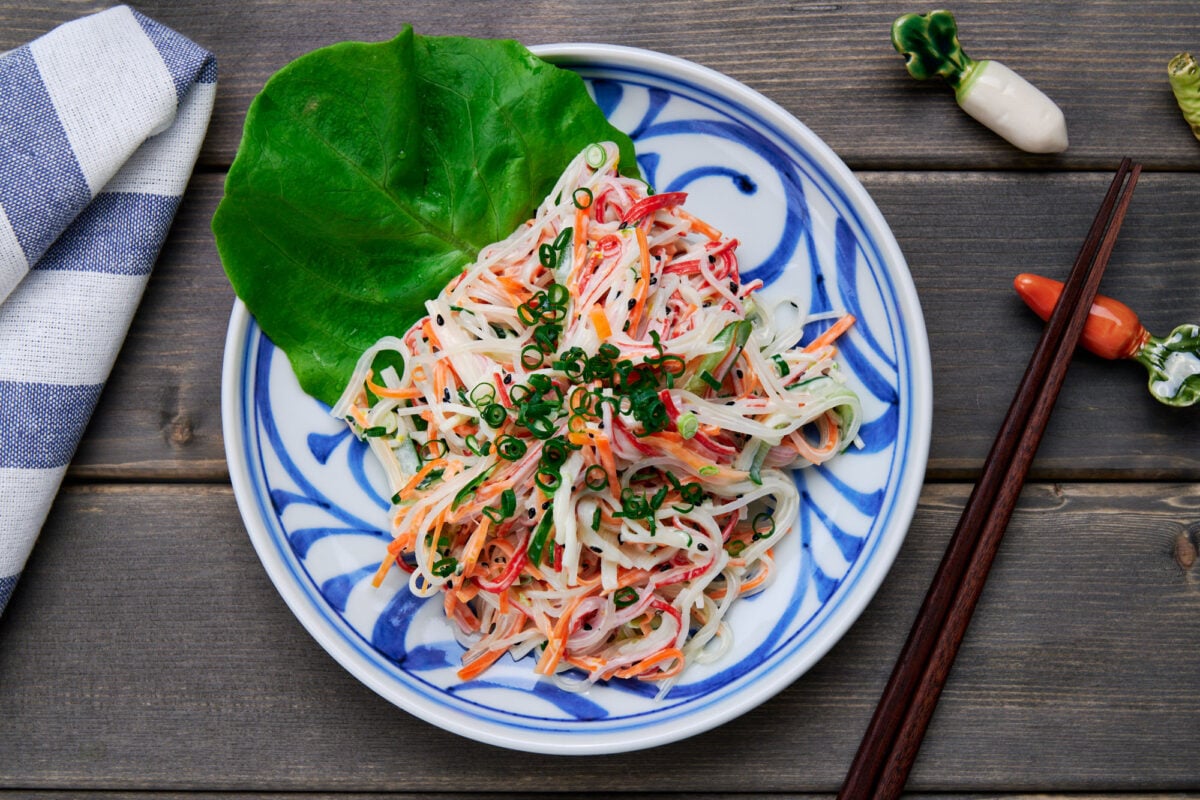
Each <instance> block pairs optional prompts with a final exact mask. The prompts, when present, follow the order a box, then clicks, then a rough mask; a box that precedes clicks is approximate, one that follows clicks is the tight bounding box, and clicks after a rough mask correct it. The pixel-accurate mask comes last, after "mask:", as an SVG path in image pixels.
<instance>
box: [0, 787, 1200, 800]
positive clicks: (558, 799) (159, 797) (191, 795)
mask: <svg viewBox="0 0 1200 800" xmlns="http://www.w3.org/2000/svg"><path fill="white" fill-rule="evenodd" d="M144 796H145V795H144V794H142V793H139V792H120V791H117V792H110V791H102V792H96V791H87V792H80V791H71V792H60V791H55V790H52V789H42V790H37V791H21V792H8V791H4V790H0V800H14V799H15V798H22V800H65V799H66V798H69V800H142V798H143V797H144ZM487 796H488V797H489V798H492V800H528V798H529V795H528V794H511V793H505V792H488V794H487ZM684 796H685V795H681V794H679V793H674V792H654V793H644V792H614V793H609V794H606V795H605V798H607V799H608V800H680V798H681V797H684ZM834 796H835V795H834V794H833V793H820V794H809V793H804V794H798V793H795V792H788V793H786V794H775V793H772V794H761V793H758V792H753V793H743V792H737V793H722V794H712V793H708V792H705V793H703V794H695V793H688V794H687V795H686V797H687V800H783V799H784V798H786V800H833V798H834ZM904 796H905V797H906V798H907V799H908V800H997V798H998V797H1002V798H1004V800H1186V798H1195V797H1200V795H1195V794H1184V793H1176V792H1171V793H1170V794H1159V793H1156V794H1125V793H1122V794H1092V793H1086V794H1069V795H1065V794H1036V795H1033V794H1025V793H1021V794H1008V793H1006V794H1003V795H997V794H994V793H988V794H986V795H983V794H961V793H957V792H956V793H951V794H941V793H938V794H923V793H920V794H911V793H909V794H905V795H904ZM154 797H155V800H204V798H206V797H220V799H221V800H381V799H382V798H386V800H473V798H477V797H479V795H478V794H463V793H460V792H449V793H446V792H433V793H431V792H387V793H386V794H385V793H374V792H369V793H368V792H349V793H342V792H335V793H326V792H287V793H279V792H221V793H220V794H219V795H214V794H209V793H207V792H155V793H154ZM578 797H579V795H577V794H563V793H560V792H548V793H541V792H539V793H538V795H537V798H538V800H578Z"/></svg>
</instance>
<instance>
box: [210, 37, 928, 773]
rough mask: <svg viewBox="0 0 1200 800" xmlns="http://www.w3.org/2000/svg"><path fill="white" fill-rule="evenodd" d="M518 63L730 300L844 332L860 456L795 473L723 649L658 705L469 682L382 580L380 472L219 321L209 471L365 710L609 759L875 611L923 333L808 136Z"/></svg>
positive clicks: (617, 61)
mask: <svg viewBox="0 0 1200 800" xmlns="http://www.w3.org/2000/svg"><path fill="white" fill-rule="evenodd" d="M535 52H537V53H538V54H540V55H542V56H543V57H545V58H547V59H548V60H551V61H553V62H555V63H557V64H559V65H561V66H564V67H567V68H570V69H572V70H575V71H577V72H578V73H580V74H581V75H582V76H583V77H584V78H585V79H586V80H587V81H588V84H589V86H590V88H591V90H592V92H593V94H594V96H595V98H596V100H597V102H598V103H599V105H600V106H601V108H603V109H604V111H605V113H606V114H608V116H609V118H610V119H611V120H612V122H613V123H614V124H616V125H617V126H618V127H621V128H622V129H624V130H626V131H627V132H629V133H630V135H631V136H632V138H633V139H634V141H635V143H636V145H637V150H638V162H639V165H640V166H641V169H642V172H643V175H644V176H645V177H646V178H647V179H648V180H649V181H650V182H651V183H652V184H653V185H654V186H655V187H656V188H657V189H658V190H659V191H667V190H674V189H686V190H687V191H688V192H689V199H688V208H689V210H691V211H692V212H693V213H697V214H699V215H700V216H701V217H703V218H705V219H707V220H709V221H710V222H712V223H713V224H715V225H716V226H717V227H719V228H721V229H722V230H723V231H724V232H725V233H726V234H727V235H732V236H736V237H737V238H738V239H739V240H740V241H741V243H742V244H741V247H740V248H739V251H738V253H739V261H740V263H741V266H742V276H743V279H744V280H752V279H754V278H761V279H762V280H763V281H764V282H765V283H766V284H767V286H766V289H765V290H764V291H765V292H766V293H767V294H768V295H769V296H771V295H773V296H775V297H784V296H786V297H790V298H792V299H795V300H797V301H798V302H799V303H800V306H801V308H807V309H811V310H812V311H827V310H831V309H832V310H836V311H849V312H852V313H854V314H855V315H856V316H857V317H858V320H859V322H858V324H857V325H856V326H855V327H854V329H853V331H852V332H851V334H850V335H849V336H848V337H843V339H842V340H840V341H839V352H840V359H841V361H842V364H843V367H844V370H845V371H846V372H848V373H849V374H850V375H851V376H852V379H851V384H852V385H853V386H854V387H855V388H856V389H857V391H858V392H859V394H860V396H861V397H862V398H863V405H864V408H865V419H866V421H865V424H864V426H863V431H862V439H863V441H864V443H865V446H864V447H863V448H862V449H860V450H852V451H850V452H847V453H846V454H844V455H842V456H840V457H838V458H837V459H835V460H834V461H833V462H831V463H830V464H829V465H827V466H825V467H822V468H814V469H808V470H803V471H800V472H798V473H796V482H797V484H798V485H799V488H800V491H801V497H802V503H801V511H800V514H799V518H798V519H796V520H795V521H794V524H795V529H794V530H793V532H792V534H791V535H790V536H789V537H788V538H787V539H786V540H785V542H784V543H782V544H781V545H780V546H779V547H778V548H777V551H776V553H777V563H778V566H779V569H778V571H777V577H776V579H775V580H774V582H773V583H772V585H771V586H770V588H769V589H768V590H767V591H765V592H763V593H762V594H760V595H757V596H755V597H752V598H747V599H743V600H739V601H738V603H737V604H735V607H734V609H733V610H732V611H731V614H730V616H729V617H728V620H729V623H730V625H731V627H732V630H733V636H734V646H733V650H732V652H730V653H729V654H728V655H727V656H726V657H725V658H724V659H723V660H721V661H720V662H718V663H716V664H712V665H706V666H693V667H691V668H689V670H688V671H687V672H686V673H685V674H684V677H683V679H682V680H681V682H680V683H679V684H678V685H677V686H676V687H675V688H674V689H672V690H671V692H670V693H669V694H668V695H667V696H666V697H665V698H664V699H661V700H655V699H654V692H655V688H654V686H653V685H652V684H643V683H640V682H637V681H614V682H612V683H610V684H607V685H599V686H594V687H591V688H588V689H587V690H586V691H582V692H573V691H567V690H565V689H564V688H562V687H561V686H559V685H557V684H556V683H555V682H554V681H552V680H549V679H538V677H537V676H536V675H534V673H533V662H532V659H525V660H523V661H521V662H519V663H518V662H513V661H512V660H511V659H509V658H507V657H505V658H503V659H501V661H500V662H498V663H497V664H496V666H494V667H493V668H492V669H490V670H489V671H488V672H486V673H484V675H483V676H482V677H481V678H480V679H478V680H474V681H471V682H468V683H463V682H461V681H459V680H458V679H457V678H456V676H455V670H456V668H457V666H458V663H459V656H460V654H461V652H462V650H461V648H460V647H459V645H458V644H456V643H455V641H454V638H453V636H452V635H451V633H450V629H449V627H448V625H447V624H446V622H445V621H444V619H443V618H442V616H441V612H440V606H441V601H440V600H438V599H435V600H434V601H432V602H423V601H418V600H415V599H414V598H413V597H412V596H411V595H410V594H409V592H408V590H407V588H406V584H405V583H404V581H403V579H402V578H401V577H400V571H399V570H392V571H391V573H390V575H389V579H388V581H386V582H385V584H384V585H383V586H382V587H381V588H378V589H377V588H374V587H372V586H371V582H370V577H371V576H372V575H373V574H374V572H375V570H376V567H377V566H378V564H379V562H380V559H381V558H382V557H383V554H384V548H383V546H384V543H385V542H387V541H389V540H390V534H388V533H387V531H388V519H387V508H388V504H387V501H386V500H385V499H384V498H385V497H386V496H387V492H386V490H385V483H384V480H383V476H382V472H381V471H380V470H379V469H378V468H377V467H376V465H375V464H374V462H373V461H372V460H371V459H370V458H367V457H366V453H367V451H366V448H365V446H363V445H361V444H359V443H358V442H357V441H356V440H354V438H353V437H351V436H350V435H349V434H348V431H347V430H346V427H345V426H344V425H343V424H342V423H341V422H339V421H338V420H335V419H332V418H331V417H329V416H328V413H327V409H326V407H325V406H323V405H321V404H320V403H318V402H317V401H315V400H313V399H312V398H310V397H308V396H307V395H305V394H304V393H303V392H302V391H301V390H300V389H299V386H298V384H297V382H296V379H295V376H294V375H293V373H292V371H291V368H290V366H289V365H288V362H287V358H286V357H285V356H284V355H283V353H282V352H281V351H279V350H277V349H276V348H275V346H274V345H273V344H272V343H271V342H270V341H269V340H268V339H267V338H266V337H265V336H263V335H262V333H261V332H260V330H259V329H258V327H257V325H256V324H255V322H254V320H253V319H252V318H251V317H250V315H249V314H248V313H247V311H246V309H245V307H244V306H242V305H241V304H240V303H238V304H236V305H235V307H234V310H233V316H232V319H231V321H230V325H229V334H228V338H227V341H226V349H225V363H224V372H223V388H222V413H223V416H224V434H225V446H226V453H227V457H228V460H229V467H230V473H231V476H232V480H233V487H234V491H235V494H236V496H237V500H238V505H239V507H240V509H241V512H242V516H243V518H244V520H245V523H246V527H247V528H248V530H249V532H250V538H251V540H252V541H253V543H254V546H255V548H256V549H257V551H258V554H259V556H260V558H261V559H262V562H263V564H264V566H265V567H266V570H267V572H268V574H269V575H270V577H271V579H272V581H274V583H275V586H276V588H277V589H278V590H279V592H280V594H281V595H282V596H283V597H284V599H285V600H286V601H287V603H288V605H289V606H290V608H291V609H292V611H293V613H295V614H296V616H297V617H298V618H299V619H300V621H301V622H302V623H303V624H304V626H305V627H306V628H307V629H308V631H309V632H310V633H311V634H312V636H313V637H314V638H315V639H316V640H317V641H318V642H319V643H320V644H321V646H322V647H324V648H325V649H326V650H327V651H329V653H330V654H331V655H332V656H333V657H334V658H336V659H337V660H338V661H339V662H340V663H341V664H342V665H343V666H344V667H345V668H346V669H347V670H349V671H350V672H351V673H352V674H353V675H355V676H356V677H357V678H358V679H360V680H361V681H363V682H364V683H365V684H367V685H368V686H370V687H371V688H372V689H374V690H375V691H376V692H378V693H379V694H380V695H382V696H383V697H385V698H387V699H388V700H390V701H392V702H393V703H395V704H396V705H397V706H399V707H401V708H403V709H405V710H407V711H409V712H410V713H412V714H414V715H416V716H418V717H420V718H422V719H424V720H426V721H428V722H430V723H432V724H434V725H438V726H440V727H442V728H445V729H447V730H450V731H454V732H456V733H459V734H462V735H463V736H467V737H470V738H473V739H478V740H480V741H484V742H490V743H492V744H495V745H500V746H502V747H509V748H514V749H518V750H527V751H532V752H543V753H559V754H590V753H612V752H620V751H626V750H634V749H638V748H644V747H650V746H653V745H658V744H663V743H666V742H671V741H675V740H678V739H682V738H684V737H687V736H691V735H694V734H696V733H699V732H701V731H704V730H707V729H709V728H712V727H714V726H716V725H719V724H721V723H722V722H725V721H726V720H729V719H731V718H732V717H735V716H737V715H739V714H741V713H743V712H745V711H747V710H749V709H751V708H754V707H755V706H757V705H758V704H760V703H762V702H763V701H764V700H766V699H768V698H769V697H771V696H772V695H774V694H775V693H777V692H779V691H780V690H781V689H783V688H784V687H786V686H787V685H788V684H790V683H791V682H792V681H794V680H795V679H796V678H797V677H799V676H800V675H801V674H802V673H804V672H805V670H807V669H808V668H809V667H810V666H812V664H813V663H814V662H815V661H816V660H817V659H819V658H820V657H821V656H822V655H824V654H825V653H826V652H827V651H828V650H829V648H830V647H832V646H833V644H834V643H835V642H836V641H837V640H838V639H839V638H840V637H841V636H842V634H843V633H844V632H845V631H846V629H847V628H848V627H849V626H850V625H851V623H853V622H854V620H855V619H856V618H857V617H858V615H859V613H860V612H861V611H862V610H863V608H864V607H865V606H866V604H867V602H868V601H869V600H870V599H871V597H872V596H873V595H874V593H875V590H876V589H877V588H878V586H879V584H880V582H881V581H882V580H883V578H884V575H885V574H886V573H887V571H888V569H889V567H890V566H891V564H892V561H893V558H894V557H895V554H896V552H897V550H898V549H899V547H900V543H901V541H902V540H903V538H904V535H905V533H906V531H907V528H908V524H909V521H910V519H911V517H912V513H913V510H914V508H915V506H916V502H917V496H918V493H919V491H920V488H921V484H922V479H923V476H924V471H925V460H926V455H927V453H928V447H929V436H930V416H931V407H932V389H931V375H930V363H929V353H928V342H927V339H926V336H925V327H924V321H923V319H922V316H921V311H920V307H919V304H918V301H917V296H916V293H915V291H914V289H913V286H912V281H911V277H910V275H909V273H908V269H907V266H906V265H905V263H904V259H903V256H902V255H901V253H900V250H899V248H898V246H897V245H896V242H895V240H894V238H893V237H892V234H891V232H890V231H889V230H888V227H887V225H886V223H885V222H884V220H883V218H882V216H881V215H880V213H879V211H878V209H876V207H875V205H874V203H873V202H872V201H871V199H870V198H869V197H868V196H867V193H866V191H865V190H864V189H863V188H862V186H861V185H860V184H859V183H858V182H857V181H856V180H855V179H854V177H853V176H852V175H851V173H850V171H849V170H848V169H847V168H846V166H845V165H844V164H843V163H842V162H841V161H840V160H839V159H838V157H837V156H836V155H834V153H833V152H832V151H831V150H830V149H829V148H828V147H827V146H826V145H825V144H824V143H823V142H822V141H821V140H820V139H818V138H817V136H816V135H814V134H813V133H812V132H811V131H810V130H808V129H807V128H806V127H804V126H803V125H802V124H800V123H799V122H797V121H796V120H795V119H794V118H793V117H791V116H790V115H789V114H788V113H787V112H785V111H784V110H783V109H781V108H780V107H778V106H777V105H775V104H774V103H772V102H771V101H769V100H767V99H765V98H764V97H762V96H761V95H759V94H757V93H755V92H753V91H751V90H750V89H748V88H746V87H745V86H743V85H741V84H739V83H737V82H736V81H733V80H731V79H729V78H727V77H725V76H722V75H720V74H718V73H715V72H713V71H711V70H708V69H705V68H703V67H699V66H697V65H695V64H692V63H689V62H686V61H682V60H679V59H675V58H670V57H667V56H663V55H660V54H657V53H652V52H648V51H643V50H632V49H628V48H620V47H612V46H604V45H557V46H551V47H541V48H535Z"/></svg>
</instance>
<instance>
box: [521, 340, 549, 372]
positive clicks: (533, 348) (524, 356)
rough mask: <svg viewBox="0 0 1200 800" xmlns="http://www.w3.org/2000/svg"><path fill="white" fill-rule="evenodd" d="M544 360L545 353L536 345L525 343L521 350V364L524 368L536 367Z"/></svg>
mask: <svg viewBox="0 0 1200 800" xmlns="http://www.w3.org/2000/svg"><path fill="white" fill-rule="evenodd" d="M545 360H546V356H545V354H544V353H543V352H542V349H541V348H540V347H538V346H537V345H533V344H527V345H525V347H524V348H522V350H521V366H522V367H524V368H525V369H537V368H538V367H540V366H541V365H542V364H543V363H544V362H545Z"/></svg>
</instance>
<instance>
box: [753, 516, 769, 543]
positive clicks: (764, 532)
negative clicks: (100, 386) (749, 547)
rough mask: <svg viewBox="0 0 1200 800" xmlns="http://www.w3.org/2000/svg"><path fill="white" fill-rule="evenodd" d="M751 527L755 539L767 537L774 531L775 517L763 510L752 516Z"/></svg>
mask: <svg viewBox="0 0 1200 800" xmlns="http://www.w3.org/2000/svg"><path fill="white" fill-rule="evenodd" d="M768 525H769V527H768ZM751 527H752V528H753V529H754V538H755V539H766V538H769V537H770V536H771V535H772V534H774V533H775V517H774V516H773V515H771V514H768V513H767V512H766V511H763V512H761V513H760V514H759V515H758V516H756V517H755V518H754V522H753V523H752V524H751Z"/></svg>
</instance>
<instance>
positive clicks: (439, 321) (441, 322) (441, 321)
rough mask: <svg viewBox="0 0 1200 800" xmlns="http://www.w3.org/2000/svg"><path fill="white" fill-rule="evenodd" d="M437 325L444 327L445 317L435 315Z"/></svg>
mask: <svg viewBox="0 0 1200 800" xmlns="http://www.w3.org/2000/svg"><path fill="white" fill-rule="evenodd" d="M437 324H438V325H445V324H446V318H445V317H443V316H442V315H441V314H438V315H437Z"/></svg>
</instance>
